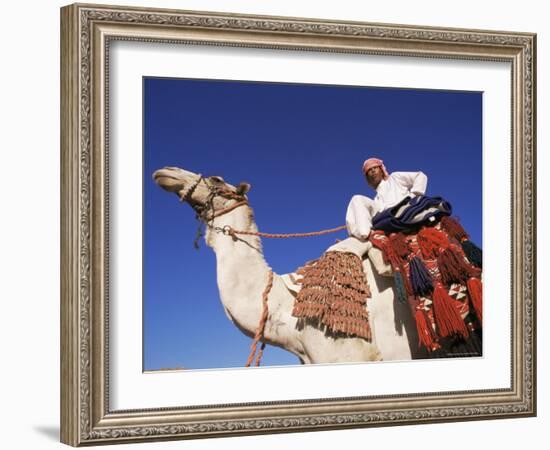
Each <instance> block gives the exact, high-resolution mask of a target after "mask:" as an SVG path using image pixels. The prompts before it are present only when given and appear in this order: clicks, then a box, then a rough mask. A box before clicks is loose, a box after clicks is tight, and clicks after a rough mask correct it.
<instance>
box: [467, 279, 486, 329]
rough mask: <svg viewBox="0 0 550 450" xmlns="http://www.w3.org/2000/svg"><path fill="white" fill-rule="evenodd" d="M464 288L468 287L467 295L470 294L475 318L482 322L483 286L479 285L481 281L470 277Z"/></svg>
mask: <svg viewBox="0 0 550 450" xmlns="http://www.w3.org/2000/svg"><path fill="white" fill-rule="evenodd" d="M466 286H467V287H468V294H470V301H471V302H472V305H473V307H474V311H475V312H476V316H477V318H478V319H479V321H480V322H482V321H483V317H482V315H483V306H482V304H483V285H482V284H481V280H480V279H479V278H473V277H472V278H470V279H469V280H468V281H467V282H466Z"/></svg>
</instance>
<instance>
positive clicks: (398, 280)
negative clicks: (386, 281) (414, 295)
mask: <svg viewBox="0 0 550 450" xmlns="http://www.w3.org/2000/svg"><path fill="white" fill-rule="evenodd" d="M393 281H394V282H395V292H396V294H397V300H399V301H400V302H401V303H407V291H406V290H405V283H404V282H403V275H401V272H398V271H396V272H394V274H393Z"/></svg>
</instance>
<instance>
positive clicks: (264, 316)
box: [245, 269, 273, 367]
mask: <svg viewBox="0 0 550 450" xmlns="http://www.w3.org/2000/svg"><path fill="white" fill-rule="evenodd" d="M272 287H273V270H271V269H269V275H268V280H267V285H266V287H265V289H264V292H263V294H262V304H263V308H262V315H261V317H260V323H259V324H258V328H257V329H256V335H255V336H254V340H253V341H252V345H251V346H250V355H249V356H248V360H247V361H246V365H245V367H250V364H252V360H253V359H254V355H255V354H256V350H257V347H258V342H260V340H261V339H262V338H263V336H264V329H265V324H266V322H267V317H268V313H269V311H268V306H267V296H268V294H269V291H270V290H271V288H272ZM264 348H265V341H262V348H261V349H260V351H259V353H258V356H257V357H256V366H259V365H260V360H261V359H262V355H263V352H264Z"/></svg>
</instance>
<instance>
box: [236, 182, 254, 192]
mask: <svg viewBox="0 0 550 450" xmlns="http://www.w3.org/2000/svg"><path fill="white" fill-rule="evenodd" d="M251 187H252V186H251V185H250V184H249V183H245V182H244V181H243V182H241V183H239V185H238V186H237V194H239V195H244V194H246V193H247V192H248V191H249V190H250V188H251Z"/></svg>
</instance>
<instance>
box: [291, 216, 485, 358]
mask: <svg viewBox="0 0 550 450" xmlns="http://www.w3.org/2000/svg"><path fill="white" fill-rule="evenodd" d="M449 209H450V208H449ZM432 217H435V216H432ZM434 220H435V222H432V221H427V222H426V223H425V224H424V225H422V226H420V227H419V226H418V225H415V226H414V227H413V228H410V229H408V230H407V231H399V232H386V231H384V230H373V231H372V233H371V235H370V237H369V240H368V241H367V242H361V241H358V240H357V239H355V238H348V239H346V240H344V241H341V242H340V243H339V244H336V245H335V246H332V247H331V248H329V249H328V250H327V251H326V252H325V253H324V254H323V255H322V256H321V258H319V259H317V260H314V261H311V262H309V263H307V264H306V265H305V266H304V267H302V268H300V269H299V270H298V271H297V274H296V275H297V277H298V278H297V279H296V280H294V281H295V283H296V284H295V285H297V286H299V287H298V289H296V290H295V292H296V302H295V305H294V309H293V315H294V316H295V317H297V318H299V319H301V320H313V321H315V322H316V323H318V324H319V325H322V326H324V327H326V329H327V330H329V331H331V332H333V333H335V334H336V335H342V336H357V337H362V338H365V339H368V340H370V339H371V330H370V327H369V322H368V313H367V309H366V304H367V301H368V298H369V297H370V289H369V286H368V284H367V281H366V277H365V275H364V271H363V265H362V256H364V255H365V254H367V253H369V254H370V253H373V251H377V252H378V253H377V254H378V255H380V254H381V255H382V257H383V261H381V262H382V263H385V264H378V267H381V266H386V267H388V266H389V267H391V275H392V276H393V278H394V289H395V293H396V297H397V299H398V301H400V302H402V303H405V304H408V305H409V307H410V310H411V314H412V316H413V318H414V320H415V322H416V328H417V332H418V339H419V346H422V347H424V348H425V349H426V350H427V351H428V352H429V353H433V354H434V355H436V354H437V350H439V349H441V348H442V347H443V346H445V345H446V344H445V342H446V341H448V340H449V339H452V340H456V339H459V340H462V341H466V340H468V338H469V337H470V336H471V335H472V334H475V333H478V332H480V331H481V327H482V320H483V317H482V281H481V274H482V252H481V250H480V249H479V248H477V247H476V246H475V245H474V244H473V243H472V242H471V241H470V240H469V237H468V234H467V233H466V231H465V230H464V228H463V227H462V226H461V225H460V223H459V222H458V220H456V219H453V218H451V217H449V216H448V215H445V214H442V215H441V216H440V217H437V218H436V219H434ZM373 247H374V248H373ZM374 256H375V257H376V255H374ZM374 266H375V267H376V266H377V264H376V263H375V264H374ZM379 272H380V271H379Z"/></svg>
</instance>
